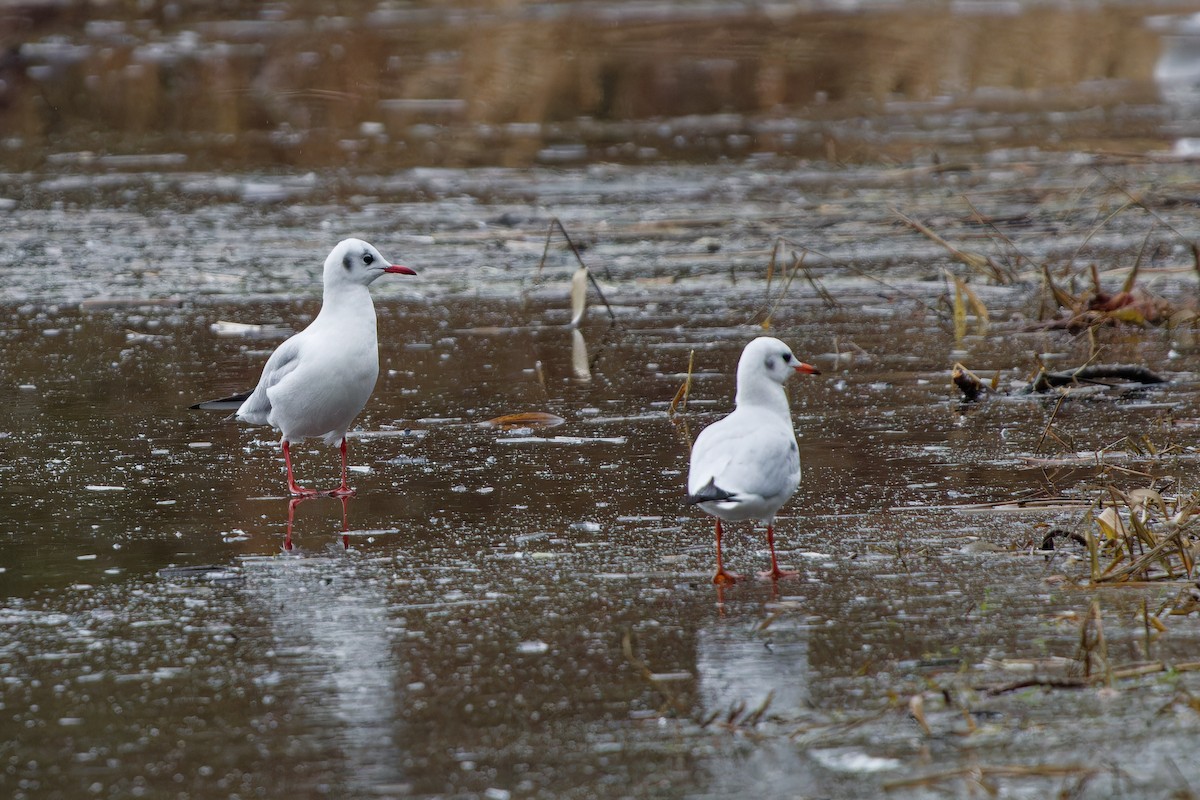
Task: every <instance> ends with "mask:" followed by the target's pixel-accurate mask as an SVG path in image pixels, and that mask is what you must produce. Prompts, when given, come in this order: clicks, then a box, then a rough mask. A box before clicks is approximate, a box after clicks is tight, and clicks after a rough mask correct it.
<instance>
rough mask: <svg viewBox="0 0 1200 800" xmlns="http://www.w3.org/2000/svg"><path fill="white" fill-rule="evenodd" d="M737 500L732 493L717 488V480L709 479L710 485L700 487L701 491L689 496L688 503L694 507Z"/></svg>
mask: <svg viewBox="0 0 1200 800" xmlns="http://www.w3.org/2000/svg"><path fill="white" fill-rule="evenodd" d="M736 499H737V498H736V497H735V496H734V494H733V493H732V492H727V491H725V490H724V489H722V488H720V487H719V486H717V479H716V478H709V479H708V483H706V484H704V485H703V486H701V487H700V491H698V492H696V493H695V494H689V495H688V496H687V502H688V505H690V506H694V505H696V504H697V503H720V502H724V501H726V500H736Z"/></svg>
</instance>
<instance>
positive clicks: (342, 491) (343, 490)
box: [329, 436, 355, 497]
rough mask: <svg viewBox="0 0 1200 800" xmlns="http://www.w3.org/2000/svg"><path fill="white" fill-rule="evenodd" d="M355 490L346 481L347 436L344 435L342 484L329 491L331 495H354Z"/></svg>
mask: <svg viewBox="0 0 1200 800" xmlns="http://www.w3.org/2000/svg"><path fill="white" fill-rule="evenodd" d="M354 494H355V492H354V490H353V489H351V488H350V486H349V484H347V483H346V437H345V436H343V437H342V485H341V486H340V487H338V488H337V489H334V490H333V491H332V492H330V493H329V495H330V497H353V496H354Z"/></svg>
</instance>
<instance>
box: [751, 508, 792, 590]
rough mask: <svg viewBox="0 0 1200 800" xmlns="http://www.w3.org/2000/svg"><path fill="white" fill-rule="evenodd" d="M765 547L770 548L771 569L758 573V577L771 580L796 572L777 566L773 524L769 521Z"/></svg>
mask: <svg viewBox="0 0 1200 800" xmlns="http://www.w3.org/2000/svg"><path fill="white" fill-rule="evenodd" d="M767 547H769V548H771V569H770V570H769V571H767V572H760V573H758V575H759V577H760V578H770V579H771V580H773V581H777V580H779V579H780V578H788V577H791V576H792V575H796V574H797V573H795V572H792V571H791V570H786V569H780V568H779V561H777V560H776V558H775V526H774V525H773V524H771V523H770V522H768V523H767Z"/></svg>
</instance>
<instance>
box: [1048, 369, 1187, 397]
mask: <svg viewBox="0 0 1200 800" xmlns="http://www.w3.org/2000/svg"><path fill="white" fill-rule="evenodd" d="M1105 380H1121V381H1130V382H1132V383H1141V384H1147V385H1148V384H1155V383H1167V379H1166V378H1164V377H1162V376H1161V375H1159V374H1158V373H1156V372H1154V371H1152V370H1150V369H1147V368H1146V367H1143V366H1140V365H1138V364H1092V365H1090V366H1083V367H1080V368H1079V369H1073V370H1069V371H1066V372H1046V371H1045V370H1042V371H1041V372H1039V373H1038V376H1037V378H1036V379H1034V381H1033V383H1031V384H1029V388H1028V390H1027V391H1029V392H1045V391H1048V390H1050V389H1056V388H1059V387H1061V386H1074V385H1078V384H1081V383H1094V384H1101V385H1106V384H1104V381H1105Z"/></svg>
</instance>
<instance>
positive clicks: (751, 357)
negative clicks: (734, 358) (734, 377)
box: [737, 336, 821, 384]
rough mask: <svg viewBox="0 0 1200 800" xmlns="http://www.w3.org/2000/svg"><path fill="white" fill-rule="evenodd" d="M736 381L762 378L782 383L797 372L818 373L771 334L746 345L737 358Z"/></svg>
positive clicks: (818, 371)
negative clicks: (740, 355)
mask: <svg viewBox="0 0 1200 800" xmlns="http://www.w3.org/2000/svg"><path fill="white" fill-rule="evenodd" d="M737 372H738V383H739V384H741V383H742V382H743V381H760V380H762V379H764V378H766V379H768V380H771V381H774V382H775V383H779V384H782V383H784V382H785V381H787V379H788V378H790V377H792V376H793V375H795V374H796V373H797V372H799V373H802V374H804V375H820V374H821V372H820V370H818V369H817V368H816V367H814V366H812V365H811V364H805V363H804V362H803V361H801V360H800V359H798V358H796V356H795V355H793V354H792V349H791V348H790V347H788V346H787V345H786V344H784V343H783V342H781V341H779V340H778V339H776V338H774V337H771V336H760V337H758V338H757V339H754V340H753V341H751V342H750V344H748V345H746V349H745V350H743V351H742V357H741V358H740V359H739V360H738V370H737Z"/></svg>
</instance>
